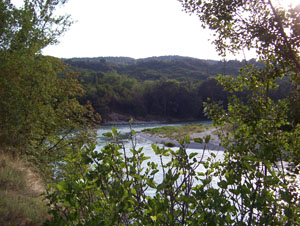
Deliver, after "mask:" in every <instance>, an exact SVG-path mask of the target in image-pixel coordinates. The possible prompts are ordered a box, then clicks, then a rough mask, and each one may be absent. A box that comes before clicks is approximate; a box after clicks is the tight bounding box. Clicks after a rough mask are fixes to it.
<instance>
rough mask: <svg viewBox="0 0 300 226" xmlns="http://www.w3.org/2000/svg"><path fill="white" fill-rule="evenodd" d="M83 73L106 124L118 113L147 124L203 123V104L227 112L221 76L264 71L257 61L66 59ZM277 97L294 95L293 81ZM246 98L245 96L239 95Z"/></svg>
mask: <svg viewBox="0 0 300 226" xmlns="http://www.w3.org/2000/svg"><path fill="white" fill-rule="evenodd" d="M64 62H65V63H67V64H68V65H70V66H71V68H72V70H74V71H78V72H79V73H80V75H79V82H80V83H81V84H83V85H84V87H85V89H86V95H85V96H84V97H83V98H81V99H80V100H81V102H82V103H85V102H86V101H90V102H91V103H92V105H93V107H94V108H95V110H96V111H97V112H98V113H100V114H101V116H102V117H103V119H104V121H107V120H110V115H111V113H113V112H116V113H120V114H124V115H127V116H129V118H130V116H132V117H134V118H138V119H139V118H140V119H142V120H147V119H148V120H151V119H152V120H153V119H156V120H199V119H203V118H206V116H205V115H204V114H203V105H202V103H203V101H206V100H207V98H210V99H211V100H213V101H219V102H222V103H223V106H224V107H226V104H227V102H228V96H229V93H227V92H224V90H223V88H222V86H220V85H218V84H217V80H216V79H215V78H216V77H217V76H218V75H219V74H222V75H235V76H237V75H238V73H239V71H240V69H241V68H242V67H243V66H245V65H246V64H247V63H252V64H253V65H255V67H257V68H261V67H263V66H262V64H261V63H258V62H256V61H255V60H254V59H252V60H250V61H249V62H246V61H245V60H244V61H237V60H230V61H213V60H200V59H195V58H188V57H180V56H164V57H150V58H145V59H139V60H134V59H132V58H125V57H98V58H72V59H67V60H64ZM277 83H278V84H279V86H280V89H278V90H272V98H273V99H280V98H282V97H284V96H286V95H287V94H288V91H287V90H288V89H289V85H290V83H289V80H288V79H287V78H286V79H285V80H278V81H277ZM238 95H239V96H240V97H242V96H245V94H238Z"/></svg>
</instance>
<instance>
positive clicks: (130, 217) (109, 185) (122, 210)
mask: <svg viewBox="0 0 300 226" xmlns="http://www.w3.org/2000/svg"><path fill="white" fill-rule="evenodd" d="M134 134H135V132H134V131H132V135H133V136H134ZM105 135H106V136H109V137H111V138H113V139H114V141H115V142H113V143H110V144H108V145H107V146H105V147H104V148H103V149H102V150H101V151H96V150H95V146H90V147H84V148H82V149H81V150H80V151H79V152H78V153H77V154H76V155H73V156H69V158H67V159H65V160H64V161H65V162H66V164H70V167H71V168H72V167H73V168H74V169H76V170H77V171H78V174H70V175H65V178H64V179H63V180H61V181H60V182H59V183H57V184H53V185H52V186H51V187H50V188H49V190H48V195H47V199H49V200H50V202H49V206H50V207H51V214H52V215H53V219H52V221H48V222H46V223H45V225H53V224H56V225H233V224H236V225H260V224H264V225H271V224H275V225H285V224H296V222H299V216H298V215H297V214H298V212H297V211H299V193H297V192H296V190H294V189H296V187H297V185H296V184H295V183H294V179H295V178H294V176H293V175H292V174H289V173H288V171H285V170H280V171H278V169H277V168H273V165H272V164H271V163H270V162H269V161H268V160H263V161H259V160H258V159H257V158H255V157H254V156H249V157H246V156H242V157H241V158H240V159H234V160H233V159H230V154H229V153H226V154H225V159H224V160H223V159H222V160H218V159H217V158H216V156H215V154H214V153H213V152H211V153H210V157H209V158H208V159H206V160H204V153H205V152H209V151H208V150H203V152H202V153H190V152H189V151H188V150H186V149H185V148H184V146H185V143H189V137H186V138H185V139H184V140H181V141H180V143H181V144H182V147H181V148H179V149H177V150H172V149H166V148H164V147H158V146H156V145H153V146H152V148H153V151H154V152H155V154H156V156H157V157H158V159H159V163H158V162H152V161H151V159H149V157H147V156H145V155H144V154H143V150H142V148H140V149H136V148H135V145H134V139H133V147H132V148H131V149H130V150H126V149H125V147H124V145H123V144H122V143H121V142H119V141H118V132H117V130H116V129H115V128H113V130H112V133H107V134H105ZM197 141H198V142H203V141H202V139H201V138H199V139H197ZM208 142H209V136H208V137H206V138H205V143H208ZM200 168H201V169H202V170H200ZM230 168H231V170H230ZM237 169H239V170H237ZM258 169H259V170H258ZM160 176H161V180H160V179H159V178H160ZM287 176H288V178H289V179H287Z"/></svg>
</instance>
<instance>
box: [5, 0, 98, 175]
mask: <svg viewBox="0 0 300 226" xmlns="http://www.w3.org/2000/svg"><path fill="white" fill-rule="evenodd" d="M65 2H66V1H65V0H25V1H24V4H23V5H22V6H21V7H16V6H15V5H13V4H11V3H10V1H9V0H5V1H1V3H0V15H1V27H0V36H1V38H0V40H1V41H0V99H1V102H0V143H1V147H2V148H3V149H5V148H6V149H7V150H10V151H12V150H13V151H14V152H17V153H26V154H28V155H27V156H28V157H29V158H30V159H32V160H35V162H36V163H37V164H39V165H40V166H42V167H44V168H45V167H46V166H50V165H51V167H53V164H54V163H55V162H59V161H58V160H59V158H60V157H61V156H62V155H64V154H65V153H66V151H67V150H71V149H73V148H75V147H76V146H79V147H80V145H82V144H83V143H85V142H88V139H89V137H90V138H91V133H90V131H89V130H86V129H84V128H87V125H88V117H90V116H91V117H93V114H92V113H91V111H90V110H89V108H88V107H87V106H82V105H80V104H79V103H78V101H77V100H76V97H77V96H78V95H81V94H82V93H83V89H82V88H81V86H80V85H79V83H78V82H77V80H76V78H75V77H74V76H76V75H74V74H72V73H67V72H64V68H65V66H64V65H63V63H62V62H61V61H60V60H59V59H56V58H53V57H47V56H43V55H41V53H40V52H41V50H42V48H44V47H45V46H47V45H49V44H53V43H55V42H57V38H58V37H59V36H60V35H61V34H62V33H63V32H64V31H66V29H67V28H68V27H69V25H70V24H71V22H70V20H69V16H54V15H55V13H54V12H55V9H56V7H57V6H59V5H63V4H65ZM58 73H61V76H60V77H58V76H57V74H58ZM51 167H50V168H51ZM46 168H47V167H46ZM50 168H49V169H50ZM44 172H46V171H44Z"/></svg>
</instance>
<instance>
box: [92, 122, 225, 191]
mask: <svg viewBox="0 0 300 226" xmlns="http://www.w3.org/2000/svg"><path fill="white" fill-rule="evenodd" d="M201 123H202V124H203V125H208V124H210V123H211V122H209V121H204V122H201ZM184 124H185V123H180V124H134V125H132V129H134V130H135V131H136V148H137V149H138V148H140V147H142V148H143V153H144V155H145V156H147V157H150V159H149V160H147V161H145V162H144V167H146V166H147V165H146V164H147V162H148V161H152V162H155V163H158V164H160V157H159V156H157V155H155V153H154V151H153V150H152V144H153V142H152V141H151V140H148V139H146V138H145V137H144V136H142V134H141V133H140V132H141V131H142V130H143V129H146V128H155V127H161V126H175V125H184ZM113 126H114V127H115V128H116V129H117V131H118V132H119V133H120V136H119V138H120V139H119V140H120V141H121V142H122V143H123V144H124V145H125V147H126V150H127V153H126V154H127V155H128V156H130V155H131V153H130V151H129V149H130V148H131V147H132V143H131V141H130V139H129V134H130V127H129V125H113ZM111 128H112V126H102V127H101V128H100V129H99V130H98V131H97V141H98V146H97V150H98V151H101V148H103V147H104V146H105V145H106V144H107V143H109V142H111V139H110V138H108V137H105V136H103V133H107V132H111ZM157 145H158V146H162V145H161V144H157ZM172 149H173V150H176V149H178V147H174V148H172ZM193 152H195V153H198V155H197V158H198V159H200V158H202V155H203V150H202V149H190V148H189V149H187V153H188V154H190V153H193ZM211 153H214V154H215V155H216V158H215V160H222V159H223V156H224V152H223V151H213V150H206V151H205V152H204V156H203V161H205V160H206V159H207V158H209V157H211ZM169 160H170V158H167V157H165V158H164V159H163V162H164V163H166V162H167V161H169ZM196 171H197V172H204V171H205V168H204V167H203V166H202V165H200V166H199V167H198V168H197V170H196ZM162 180H163V173H162V170H160V171H159V172H158V173H157V174H156V175H155V181H156V182H157V183H159V182H161V181H162ZM217 181H218V179H217V178H216V179H215V180H214V181H212V186H217ZM195 184H197V182H195ZM147 193H148V194H149V195H153V194H154V191H152V190H151V189H150V190H149V191H148V192H147Z"/></svg>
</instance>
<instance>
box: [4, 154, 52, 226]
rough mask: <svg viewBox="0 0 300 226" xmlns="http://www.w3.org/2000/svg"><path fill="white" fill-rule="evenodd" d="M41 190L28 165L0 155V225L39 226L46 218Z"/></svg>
mask: <svg viewBox="0 0 300 226" xmlns="http://www.w3.org/2000/svg"><path fill="white" fill-rule="evenodd" d="M44 187H45V186H44V185H43V183H42V180H41V179H40V177H39V175H38V173H37V172H35V170H34V168H33V167H32V166H30V165H29V163H27V162H26V161H24V160H22V159H20V158H17V157H11V156H9V155H8V154H3V153H0V225H23V226H25V225H27V226H29V225H41V224H42V223H43V222H44V221H45V220H46V218H47V217H48V214H47V212H48V209H47V207H46V203H45V201H43V198H42V196H41V194H42V193H43V192H44V191H45V189H44Z"/></svg>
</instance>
